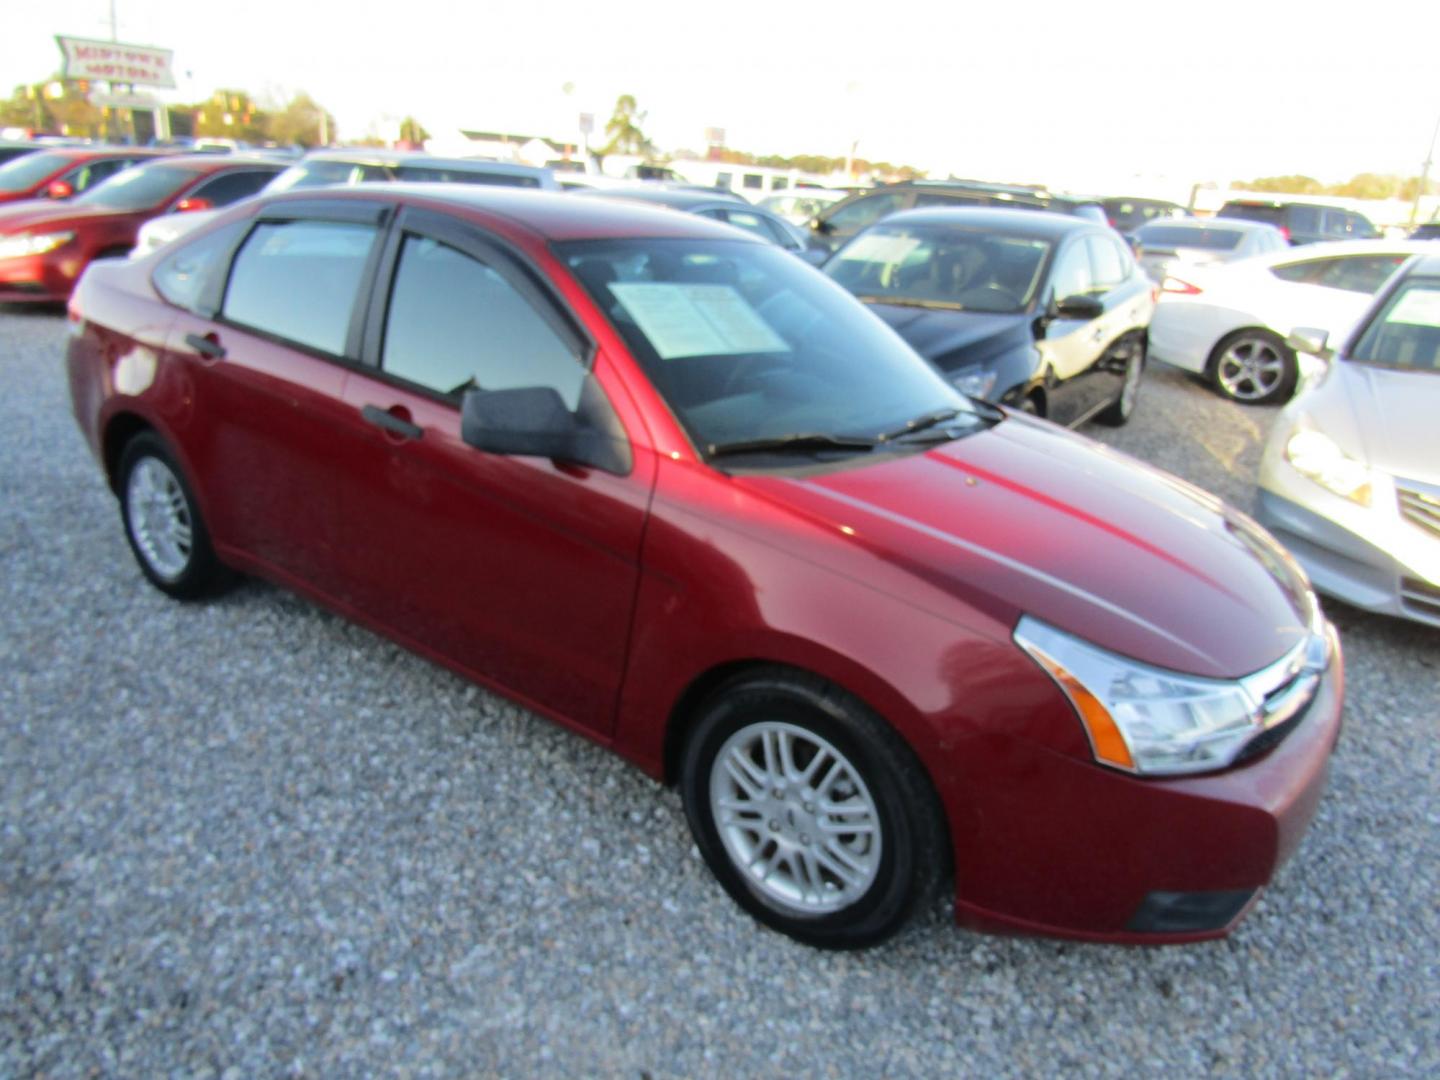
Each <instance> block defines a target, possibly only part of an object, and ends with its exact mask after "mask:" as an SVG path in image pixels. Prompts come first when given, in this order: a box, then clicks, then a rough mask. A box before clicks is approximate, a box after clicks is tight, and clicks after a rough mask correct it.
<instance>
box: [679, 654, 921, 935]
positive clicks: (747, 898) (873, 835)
mask: <svg viewBox="0 0 1440 1080" xmlns="http://www.w3.org/2000/svg"><path fill="white" fill-rule="evenodd" d="M681 790H682V794H683V796H684V799H685V811H686V815H687V816H688V818H689V820H690V827H691V830H692V831H693V833H694V835H695V839H696V842H697V844H698V845H699V848H700V851H701V852H702V854H703V855H704V856H705V860H706V862H707V863H708V864H709V866H710V869H711V870H712V871H713V872H714V874H715V876H716V877H717V878H719V879H720V882H721V884H722V885H724V887H725V889H726V891H728V892H729V893H730V895H731V896H732V897H734V899H735V900H736V901H737V902H738V903H739V904H740V905H741V906H742V907H744V908H745V909H746V910H747V911H749V912H750V913H751V914H752V915H754V916H755V917H756V918H757V919H759V920H760V921H761V922H764V923H766V924H767V925H769V926H771V927H773V928H775V929H777V930H780V931H781V932H783V933H786V934H789V935H790V936H792V937H794V938H797V939H799V940H800V941H804V942H806V943H808V944H811V945H817V946H821V947H824V948H840V949H844V948H860V947H863V946H867V945H872V944H875V943H876V942H878V941H881V940H883V939H884V938H886V937H888V936H890V935H891V934H893V933H894V932H895V931H897V930H898V929H900V927H901V926H903V925H904V924H905V922H906V921H907V920H908V919H909V918H910V916H911V914H912V913H913V912H914V910H915V908H916V905H917V904H919V903H921V902H923V901H924V900H926V899H927V898H928V897H929V896H930V895H931V894H932V893H933V891H934V888H935V885H936V883H937V881H938V880H939V878H940V875H941V872H942V870H943V868H944V866H945V862H946V849H945V842H944V836H945V829H944V823H943V818H942V817H941V813H940V809H939V805H938V802H937V800H936V798H935V796H934V794H933V791H932V789H931V787H930V783H929V778H928V777H927V776H926V775H925V773H924V770H923V769H922V768H921V766H920V764H919V762H918V761H917V760H916V759H915V756H914V754H913V753H912V752H911V751H910V749H909V747H908V746H906V745H905V744H904V743H903V742H902V741H901V740H900V738H899V737H898V736H897V735H896V734H895V732H894V731H893V730H892V729H891V728H890V727H889V726H888V725H886V724H885V723H884V722H883V721H882V720H881V719H880V718H879V717H877V716H875V715H874V714H873V713H871V712H870V711H869V710H868V709H866V708H865V707H864V706H863V705H861V704H860V703H859V702H858V701H856V700H854V699H853V698H851V697H850V696H849V695H847V694H844V693H842V692H840V691H837V690H836V689H834V688H833V687H830V686H828V685H827V684H825V683H823V682H822V681H820V680H818V679H813V678H810V677H807V676H803V675H799V674H796V673H793V672H789V671H785V670H772V671H766V672H762V673H758V674H755V675H752V676H749V677H746V678H743V679H741V680H739V681H736V682H732V683H730V684H727V685H726V686H725V687H723V688H722V689H721V690H720V691H719V692H718V693H716V694H715V695H714V696H713V697H711V698H710V700H709V702H708V703H707V704H706V705H705V706H704V708H703V710H702V712H701V715H700V717H699V720H698V722H697V724H696V726H695V727H694V729H693V731H692V733H691V735H690V738H689V740H688V742H687V744H686V749H685V753H684V759H683V762H682V767H681Z"/></svg>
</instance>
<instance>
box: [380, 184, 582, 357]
mask: <svg viewBox="0 0 1440 1080" xmlns="http://www.w3.org/2000/svg"><path fill="white" fill-rule="evenodd" d="M406 233H409V234H412V235H415V236H423V237H425V238H426V239H429V240H434V241H435V242H436V243H440V244H445V245H446V246H448V247H452V248H454V249H455V250H456V251H459V252H461V253H462V254H465V255H468V256H470V257H471V258H473V259H478V260H479V261H480V262H482V263H484V264H485V265H486V266H488V267H490V268H491V269H492V270H494V271H495V272H496V273H497V274H499V275H500V276H501V277H502V278H504V279H505V281H506V282H507V283H508V284H509V285H511V286H512V287H513V288H514V289H515V291H516V292H518V293H519V294H520V295H521V297H523V298H524V300H525V302H526V303H528V304H529V305H530V306H531V307H532V308H533V309H534V310H535V313H536V314H537V315H538V316H540V318H541V319H542V320H543V321H544V322H545V323H546V325H547V326H549V327H550V329H551V330H553V331H554V332H555V334H556V335H557V336H558V337H559V338H560V340H561V341H562V342H563V343H564V344H565V347H566V348H567V349H569V350H570V352H571V354H572V355H574V357H575V360H576V363H578V364H579V365H580V366H581V367H582V368H583V369H584V370H585V371H586V372H590V371H593V369H594V366H595V352H596V345H595V342H594V339H592V338H591V337H590V335H589V333H588V332H587V331H586V330H585V329H584V327H583V324H582V323H581V322H580V320H579V319H578V318H576V317H575V315H574V313H573V312H571V310H570V307H569V305H568V304H566V303H565V301H564V300H563V299H562V298H561V297H560V295H559V294H558V293H557V292H556V291H555V290H554V288H553V287H552V286H551V285H550V284H549V282H547V281H546V280H545V278H544V276H543V275H542V274H540V273H539V271H538V270H536V269H534V268H533V267H532V266H531V264H530V262H529V260H528V259H526V258H525V257H524V256H523V255H522V254H521V253H520V252H518V251H515V250H514V249H512V248H511V247H510V246H509V245H508V244H505V243H504V242H503V241H501V240H499V239H498V238H495V237H491V236H489V235H487V234H484V233H481V232H480V231H479V230H477V229H473V228H469V227H467V226H466V224H465V223H464V222H463V221H460V220H458V219H456V218H453V217H450V216H449V215H446V214H439V213H436V212H434V211H432V210H426V209H423V208H420V207H414V206H402V207H400V210H399V213H398V214H396V215H395V220H394V221H393V222H392V224H391V228H390V232H389V235H388V237H387V238H386V240H385V242H384V244H383V245H379V246H380V247H381V248H382V250H381V252H380V254H379V255H378V257H377V260H376V271H377V272H376V274H375V277H374V279H373V281H372V282H371V287H370V290H369V296H368V297H367V299H366V302H365V303H364V304H363V305H357V308H359V307H364V308H365V309H366V314H365V319H364V323H363V335H362V341H361V343H360V346H359V351H358V352H357V354H356V355H357V356H359V358H360V362H361V364H363V365H364V366H365V367H366V368H367V369H369V370H371V371H376V372H378V371H380V370H381V369H380V353H381V349H382V348H383V346H384V343H385V320H386V318H387V317H388V315H389V311H390V299H391V295H392V294H393V292H394V288H395V279H396V275H397V274H398V272H399V269H400V251H401V248H402V247H403V246H404V241H405V234H406Z"/></svg>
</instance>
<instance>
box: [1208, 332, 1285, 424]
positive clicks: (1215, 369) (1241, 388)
mask: <svg viewBox="0 0 1440 1080" xmlns="http://www.w3.org/2000/svg"><path fill="white" fill-rule="evenodd" d="M1210 378H1211V381H1212V382H1213V383H1214V384H1215V388H1216V389H1217V390H1219V391H1220V393H1221V394H1223V395H1224V396H1225V397H1228V398H1230V399H1231V400H1233V401H1239V402H1243V403H1244V404H1246V405H1278V404H1280V403H1281V402H1284V401H1288V400H1289V399H1290V395H1291V394H1293V393H1294V392H1295V383H1296V381H1297V379H1298V378H1299V368H1298V366H1297V364H1296V361H1295V353H1294V352H1293V351H1291V349H1290V346H1288V345H1286V344H1285V342H1284V341H1282V340H1281V339H1280V337H1279V335H1278V334H1272V333H1271V332H1270V331H1269V330H1260V329H1257V328H1251V329H1248V330H1237V331H1236V332H1235V333H1233V334H1230V335H1228V336H1227V337H1225V338H1223V339H1221V341H1220V343H1219V344H1218V345H1216V346H1215V351H1214V352H1213V353H1211V356H1210Z"/></svg>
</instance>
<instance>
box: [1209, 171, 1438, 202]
mask: <svg viewBox="0 0 1440 1080" xmlns="http://www.w3.org/2000/svg"><path fill="white" fill-rule="evenodd" d="M1419 183H1420V178H1419V177H1418V176H1395V175H1392V174H1384V173H1369V172H1365V173H1356V174H1355V175H1354V176H1352V177H1351V178H1350V179H1349V180H1346V181H1345V182H1344V183H1343V184H1322V183H1321V182H1320V181H1319V180H1316V179H1315V178H1314V177H1313V176H1303V175H1299V174H1292V175H1289V176H1262V177H1259V178H1258V179H1255V180H1251V181H1250V182H1249V183H1247V184H1240V185H1232V186H1238V187H1241V188H1243V189H1244V190H1246V191H1263V192H1268V193H1271V194H1276V195H1340V196H1343V197H1345V198H1350V199H1403V200H1405V201H1406V202H1409V201H1411V200H1412V199H1414V198H1415V191H1416V188H1417V187H1418V186H1419ZM1425 188H1426V190H1425V192H1424V193H1425V194H1426V195H1436V194H1440V184H1437V183H1436V182H1435V181H1433V180H1432V181H1430V182H1429V183H1427V184H1426V185H1425Z"/></svg>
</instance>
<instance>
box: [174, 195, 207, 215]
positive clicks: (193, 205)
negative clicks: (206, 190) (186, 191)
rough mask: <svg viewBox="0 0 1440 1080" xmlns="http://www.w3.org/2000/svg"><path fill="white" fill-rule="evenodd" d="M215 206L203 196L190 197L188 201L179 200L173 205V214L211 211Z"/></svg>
mask: <svg viewBox="0 0 1440 1080" xmlns="http://www.w3.org/2000/svg"><path fill="white" fill-rule="evenodd" d="M213 209H215V204H214V203H213V202H211V201H210V200H209V199H207V198H205V196H203V195H192V196H190V198H188V199H181V200H180V201H179V202H178V203H176V204H175V212H176V213H177V214H184V213H186V212H188V211H190V210H213Z"/></svg>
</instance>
